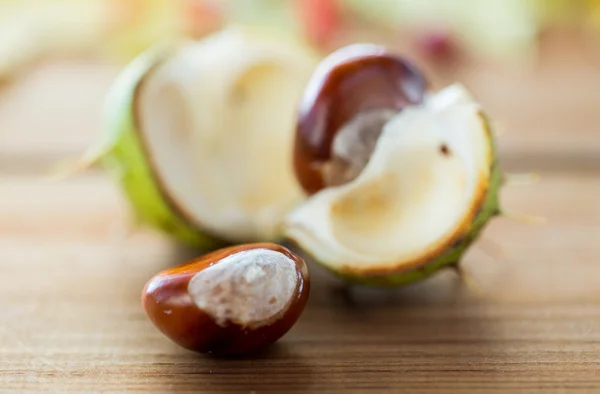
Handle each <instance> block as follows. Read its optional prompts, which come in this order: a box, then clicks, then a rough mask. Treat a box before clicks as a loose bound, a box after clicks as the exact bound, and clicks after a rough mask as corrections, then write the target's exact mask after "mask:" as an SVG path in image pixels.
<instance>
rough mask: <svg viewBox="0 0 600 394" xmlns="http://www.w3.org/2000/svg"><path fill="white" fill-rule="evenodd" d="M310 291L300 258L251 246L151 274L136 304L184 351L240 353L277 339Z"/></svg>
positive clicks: (277, 249)
mask: <svg viewBox="0 0 600 394" xmlns="http://www.w3.org/2000/svg"><path fill="white" fill-rule="evenodd" d="M309 291H310V281H309V275H308V269H307V267H306V264H305V263H304V261H303V260H302V259H301V258H300V257H298V256H296V255H295V254H293V253H292V252H290V251H289V250H288V249H286V248H285V247H283V246H279V245H275V244H271V243H256V244H246V245H238V246H232V247H228V248H225V249H221V250H217V251H215V252H212V253H209V254H207V255H205V256H203V257H200V258H198V259H197V260H194V261H191V262H190V263H188V264H184V265H182V266H179V267H176V268H172V269H168V270H166V271H163V272H161V273H159V274H157V275H156V276H154V277H153V278H152V279H150V281H149V282H148V283H147V284H146V286H145V287H144V290H143V293H142V303H143V306H144V309H145V310H146V313H147V315H148V317H149V318H150V320H151V321H152V322H153V323H154V325H155V326H156V327H157V328H158V329H159V330H160V331H161V332H162V333H163V334H165V335H166V336H167V337H169V338H170V339H171V340H173V341H174V342H176V343H177V344H179V345H181V346H183V347H184V348H186V349H189V350H193V351H196V352H200V353H210V354H214V355H242V354H246V353H252V352H256V351H258V350H261V349H263V348H265V347H266V346H268V345H270V344H272V343H273V342H275V341H277V340H278V339H279V338H281V337H282V336H283V335H284V334H285V333H286V332H287V331H288V330H289V329H290V328H291V327H292V326H293V325H294V323H295V322H296V321H297V320H298V318H299V317H300V315H301V313H302V311H303V309H304V306H305V305H306V302H307V300H308V295H309Z"/></svg>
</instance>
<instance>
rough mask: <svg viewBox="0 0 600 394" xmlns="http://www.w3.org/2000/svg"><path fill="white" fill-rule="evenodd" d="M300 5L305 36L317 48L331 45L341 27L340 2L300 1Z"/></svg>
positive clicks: (335, 0)
mask: <svg viewBox="0 0 600 394" xmlns="http://www.w3.org/2000/svg"><path fill="white" fill-rule="evenodd" d="M298 4H299V13H300V21H301V23H302V27H303V30H304V34H305V35H306V36H307V37H308V39H309V40H310V41H312V42H313V43H314V44H315V45H317V46H320V47H326V46H327V45H329V44H330V43H331V42H332V41H333V39H334V38H335V36H336V34H337V32H338V31H339V29H340V27H341V22H342V16H341V6H340V4H339V2H338V0H299V1H298Z"/></svg>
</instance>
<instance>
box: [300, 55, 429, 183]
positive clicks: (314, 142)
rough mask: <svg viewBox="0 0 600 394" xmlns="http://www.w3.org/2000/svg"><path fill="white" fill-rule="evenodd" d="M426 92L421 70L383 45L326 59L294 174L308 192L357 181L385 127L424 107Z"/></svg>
mask: <svg viewBox="0 0 600 394" xmlns="http://www.w3.org/2000/svg"><path fill="white" fill-rule="evenodd" d="M425 91H426V81H425V78H424V77H423V76H422V74H421V73H420V71H419V70H418V69H417V68H416V67H415V66H414V65H412V64H411V63H410V62H409V61H407V60H406V59H404V58H402V57H400V56H397V55H395V54H392V53H390V52H388V51H387V50H386V49H385V48H384V47H382V46H379V45H374V44H353V45H350V46H347V47H344V48H341V49H339V50H337V51H335V52H333V53H332V54H331V55H329V56H328V57H326V58H325V59H324V60H323V61H322V62H321V63H320V65H319V66H318V67H317V69H316V70H315V72H314V73H313V76H312V78H311V80H310V81H309V83H308V85H307V87H306V89H305V92H304V95H303V98H302V100H301V103H300V109H299V113H298V123H297V130H296V140H295V148H294V170H295V174H296V178H297V179H298V181H299V183H300V184H301V186H302V187H303V189H304V190H305V191H306V192H307V193H308V194H314V193H316V192H318V191H319V190H321V189H323V188H325V187H328V186H336V185H341V184H345V183H348V182H350V181H352V180H353V179H355V178H356V177H357V176H358V175H359V174H360V172H361V171H362V169H363V168H364V167H365V166H366V164H367V162H368V159H369V157H370V155H371V153H372V152H373V150H374V149H375V144H376V142H377V139H378V137H379V135H380V134H381V130H382V128H383V126H384V125H385V123H387V121H388V120H389V119H390V118H391V117H392V116H393V115H395V114H397V113H398V112H399V111H401V110H402V109H403V108H405V107H406V106H409V105H417V104H421V103H422V102H423V99H424V96H425Z"/></svg>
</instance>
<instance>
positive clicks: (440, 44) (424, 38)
mask: <svg viewBox="0 0 600 394" xmlns="http://www.w3.org/2000/svg"><path fill="white" fill-rule="evenodd" d="M416 45H417V50H418V51H419V53H421V55H423V56H424V57H426V58H428V59H430V60H433V61H436V62H445V61H450V60H454V58H455V56H456V55H457V53H458V46H457V44H456V41H455V40H454V37H453V35H452V34H451V33H450V31H449V30H446V29H432V30H427V31H423V32H420V33H419V34H417V35H416Z"/></svg>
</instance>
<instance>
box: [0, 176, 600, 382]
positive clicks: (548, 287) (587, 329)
mask: <svg viewBox="0 0 600 394" xmlns="http://www.w3.org/2000/svg"><path fill="white" fill-rule="evenodd" d="M33 180H34V179H31V178H21V177H11V176H4V177H1V178H0V190H2V191H3V194H2V198H1V199H0V217H1V218H2V221H0V272H2V275H0V303H1V306H2V308H0V309H1V310H0V344H1V346H0V388H2V390H6V391H7V392H19V393H29V392H31V393H33V392H40V391H42V390H46V391H50V392H73V393H86V392H103V393H117V392H123V391H125V390H138V391H142V392H148V391H155V392H177V393H180V392H196V393H198V392H205V393H218V392H246V393H250V392H256V393H261V392H273V393H275V392H325V391H327V392H340V393H341V392H364V391H366V390H375V391H377V392H397V391H398V390H400V389H404V390H407V391H411V392H422V391H427V392H430V391H436V392H448V393H450V392H452V393H456V392H467V391H469V392H488V393H492V392H498V391H502V390H504V391H509V390H510V391H526V392H548V391H554V392H590V391H594V390H600V375H599V374H598V373H597V372H598V370H599V369H600V330H598V322H599V321H600V288H599V287H598V285H597V284H598V283H600V270H598V264H599V263H600V261H599V260H598V256H599V255H600V244H599V243H598V242H597V241H598V234H600V200H599V199H598V198H597V196H598V195H599V193H600V175H598V174H583V175H569V176H566V175H560V174H559V175H555V174H543V178H542V181H541V182H540V183H539V184H538V185H534V186H531V187H527V188H525V187H521V188H510V189H506V190H505V192H504V193H503V196H502V200H503V205H504V206H505V207H506V208H507V209H511V210H516V211H521V212H528V213H532V214H536V215H543V216H546V217H547V218H548V223H547V224H546V225H545V226H543V227H535V226H530V225H527V224H523V223H520V222H515V221H511V220H508V219H497V220H495V221H494V222H493V223H492V224H491V225H490V226H489V227H488V228H487V230H486V231H485V236H484V237H483V239H481V241H480V242H478V244H477V246H476V247H475V248H474V249H473V250H472V251H471V252H470V253H469V254H468V256H467V257H466V260H465V262H464V266H465V269H466V271H467V272H469V274H470V277H471V279H472V280H473V282H474V283H475V284H474V285H472V286H466V285H464V284H463V283H462V282H461V281H460V280H459V279H458V277H457V275H456V274H455V273H454V272H443V273H441V274H440V275H438V276H436V277H435V278H433V279H431V280H428V281H426V282H424V283H421V284H418V285H415V286H411V287H407V288H404V289H400V290H394V291H381V290H373V289H351V290H349V291H342V290H341V289H340V287H339V282H338V281H337V280H335V279H334V278H332V277H331V276H329V275H328V274H326V273H325V272H323V270H321V269H318V267H316V266H314V264H313V265H311V273H312V276H313V283H314V285H313V291H312V294H311V300H310V303H309V306H308V308H307V310H306V311H305V313H304V315H303V316H302V318H301V320H300V322H299V323H298V324H297V325H296V327H294V329H293V330H292V331H291V332H290V333H289V334H288V335H287V336H286V337H284V338H283V339H282V340H281V341H280V343H279V344H277V345H276V346H274V347H272V348H271V349H270V350H268V351H267V352H265V353H263V354H261V355H258V356H257V357H253V358H247V359H233V360H228V359H212V358H208V357H203V356H198V355H195V354H192V353H190V352H187V351H185V350H182V349H179V348H178V347H177V346H175V345H173V344H172V343H170V342H169V341H168V340H167V339H165V338H164V337H163V336H162V335H161V334H159V333H158V332H157V331H156V330H155V329H154V328H153V327H152V325H151V324H150V323H149V322H148V321H147V319H146V318H145V316H144V313H143V310H142V308H141V306H140V301H139V294H140V291H141V288H142V286H143V284H144V283H145V281H146V280H147V279H148V278H149V277H150V276H152V275H153V274H154V273H155V272H157V271H159V270H161V269H163V268H166V267H168V266H171V265H174V264H178V263H181V262H183V261H185V259H187V258H189V257H191V256H192V255H193V254H194V252H191V251H186V250H182V249H181V248H178V247H175V245H173V244H171V243H170V242H168V241H167V240H165V239H164V238H163V237H161V236H158V235H156V234H154V233H152V232H149V231H138V232H136V233H134V234H133V235H132V236H130V237H129V238H127V239H125V240H123V239H120V238H118V237H115V236H114V232H113V231H112V229H113V228H114V226H115V223H119V222H120V221H121V220H122V218H123V214H124V208H123V202H122V201H121V198H120V195H119V192H118V190H117V189H116V188H115V187H114V186H113V184H112V183H111V182H109V181H108V180H107V179H105V178H104V177H101V176H97V175H92V176H82V177H78V178H75V179H72V180H70V181H68V182H66V183H59V184H56V183H45V182H33ZM6 191H7V192H6Z"/></svg>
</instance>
